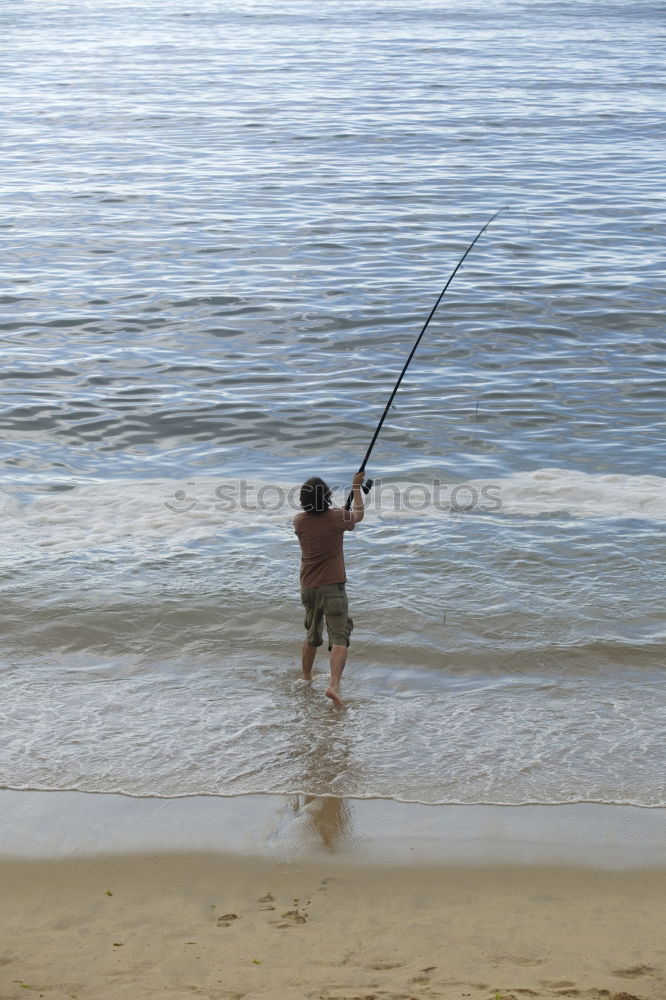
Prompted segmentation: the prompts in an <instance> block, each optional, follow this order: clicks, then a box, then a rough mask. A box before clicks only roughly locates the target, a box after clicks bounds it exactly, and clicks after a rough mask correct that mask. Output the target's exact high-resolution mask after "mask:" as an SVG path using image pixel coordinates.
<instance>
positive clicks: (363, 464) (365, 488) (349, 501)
mask: <svg viewBox="0 0 666 1000" xmlns="http://www.w3.org/2000/svg"><path fill="white" fill-rule="evenodd" d="M507 207H508V206H507V205H504V206H503V207H502V208H500V209H499V210H498V211H497V212H495V214H494V215H491V217H490V218H489V219H488V221H487V222H486V224H485V225H484V226H482V227H481V229H479V231H478V233H477V234H476V236H475V237H474V239H473V240H472V242H471V243H470V244H469V246H468V247H467V249H466V250H465V252H464V254H463V255H462V257H461V258H460V260H459V261H458V263H457V264H456V266H455V267H454V269H453V271H452V272H451V274H450V275H449V279H448V281H447V282H446V284H445V285H444V288H443V289H442V290H441V292H440V293H439V296H438V298H437V301H436V302H435V304H434V306H433V307H432V309H431V310H430V315H429V316H428V318H427V320H426V321H425V323H424V324H423V328H422V329H421V332H420V333H419V335H418V337H417V338H416V341H415V343H414V346H413V347H412V349H411V351H410V352H409V357H408V358H407V360H406V361H405V364H404V366H403V369H402V371H401V372H400V375H399V376H398V380H397V382H396V383H395V385H394V386H393V392H392V393H391V395H390V396H389V399H388V403H387V404H386V406H385V407H384V412H383V413H382V415H381V418H380V421H379V423H378V424H377V427H376V428H375V433H374V434H373V435H372V441H371V442H370V444H369V446H368V450H367V451H366V453H365V455H364V457H363V461H362V462H361V465H360V466H359V470H358V471H359V472H365V467H366V465H367V464H368V459H369V458H370V455H371V454H372V449H373V448H374V446H375V441H376V440H377V438H378V437H379V432H380V430H381V429H382V425H383V423H384V421H385V420H386V415H387V414H388V411H389V410H390V409H391V404H392V402H393V400H394V399H395V394H396V393H397V391H398V389H399V388H400V383H401V382H402V380H403V378H404V375H405V372H406V371H407V369H408V368H409V364H410V362H411V360H412V358H413V357H414V355H415V353H416V348H417V347H418V346H419V344H420V343H421V338H422V337H423V334H424V333H425V332H426V330H427V329H428V325H429V323H430V320H431V319H432V318H433V316H434V315H435V313H436V312H437V307H438V305H439V303H440V302H441V301H442V299H443V298H444V294H445V292H446V290H447V288H448V287H449V285H450V284H451V282H452V281H453V279H454V278H455V276H456V274H457V273H458V271H459V269H460V267H461V266H462V264H463V261H464V260H465V258H466V257H467V255H468V253H469V252H470V251H471V250H472V248H473V247H474V245H475V243H477V242H478V240H480V239H481V237H482V236H483V234H484V233H485V231H486V229H487V228H488V226H489V225H490V223H491V222H494V220H495V219H496V218H497V216H498V215H499V214H500V213H501V212H504V211H505V209H506V208H507ZM357 474H358V473H357ZM362 489H363V492H364V493H369V492H370V490H371V489H372V479H368V481H367V483H365V484H364V486H363V487H362ZM352 499H353V490H352V491H350V493H349V496H348V497H347V502H346V504H345V508H346V509H347V510H349V509H350V508H351V505H352Z"/></svg>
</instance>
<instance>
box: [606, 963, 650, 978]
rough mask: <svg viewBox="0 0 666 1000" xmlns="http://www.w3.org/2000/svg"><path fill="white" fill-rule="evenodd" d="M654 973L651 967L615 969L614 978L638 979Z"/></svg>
mask: <svg viewBox="0 0 666 1000" xmlns="http://www.w3.org/2000/svg"><path fill="white" fill-rule="evenodd" d="M653 972H654V969H653V968H652V966H650V965H632V966H631V967H630V968H629V969H613V970H612V972H611V975H612V976H620V977H621V978H622V979H636V977H637V976H649V975H651V974H652V973H653Z"/></svg>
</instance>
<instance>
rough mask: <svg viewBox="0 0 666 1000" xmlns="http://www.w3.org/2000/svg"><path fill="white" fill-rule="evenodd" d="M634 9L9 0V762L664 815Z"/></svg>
mask: <svg viewBox="0 0 666 1000" xmlns="http://www.w3.org/2000/svg"><path fill="white" fill-rule="evenodd" d="M665 15H666V10H665V8H664V5H663V4H661V3H656V2H652V0H631V2H625V0H609V2H607V3H605V4H604V5H603V6H600V5H598V4H587V3H581V2H578V0H559V2H549V0H543V2H541V0H530V2H529V3H519V2H512V3H509V2H508V0H484V3H479V2H475V0H450V2H449V0H447V2H445V0H417V2H411V0H410V2H408V0H346V2H345V3H341V2H339V0H336V2H332V0H300V2H299V3H298V4H296V3H288V2H287V3H282V2H280V3H278V2H277V0H275V2H274V0H228V2H224V3H221V2H219V0H200V2H198V3H197V4H190V3H185V2H184V0H164V2H162V3H160V4H148V3H143V4H138V5H137V4H130V3H129V2H127V0H76V2H74V0H39V2H37V0H25V2H22V3H20V4H18V3H7V4H5V5H3V7H2V9H1V10H0V29H1V30H2V35H3V38H4V40H5V46H4V47H5V55H4V58H3V65H2V67H1V68H0V86H1V87H2V98H3V118H4V139H3V160H4V168H3V171H2V173H1V174H0V193H1V194H2V197H3V200H4V203H5V205H6V206H8V209H7V210H6V212H5V214H4V216H3V219H2V220H1V221H0V227H2V234H3V240H4V246H5V255H4V263H3V271H4V280H3V290H2V293H1V295H0V334H1V336H2V346H3V358H4V363H3V366H2V371H1V372H0V374H1V376H2V383H3V385H2V389H3V391H2V397H1V406H2V411H1V413H0V420H1V423H2V434H1V441H2V445H1V446H2V453H3V463H2V481H1V483H0V513H1V515H2V516H1V518H0V543H1V545H0V587H1V595H2V596H1V601H0V629H1V635H2V640H1V644H0V654H1V661H0V663H1V666H0V704H1V705H2V726H1V727H0V786H2V787H6V788H32V789H82V790H87V791H99V792H124V793H126V794H129V795H138V796H181V795H191V794H204V795H205V794H209V795H236V794H244V793H250V792H260V791H266V792H281V793H294V792H307V793H309V794H313V795H338V796H342V797H375V796H382V797H387V798H395V799H400V800H406V801H419V802H428V803H439V802H447V803H456V802H464V803H477V802H479V803H480V802H484V803H493V802H496V803H510V804H519V803H525V802H532V803H556V802H579V801H593V802H607V803H615V802H618V803H631V804H636V805H641V806H651V807H663V806H666V787H665V783H664V775H665V774H666V766H665V765H666V760H665V754H664V747H665V745H666V741H665V739H664V735H665V732H666V712H665V709H664V706H665V704H666V699H665V694H666V691H665V687H666V685H665V683H664V661H665V655H664V654H665V653H666V628H665V625H664V621H665V611H666V587H665V574H664V566H665V560H666V541H665V536H664V526H665V524H666V471H665V470H664V462H663V454H664V450H663V443H664V432H665V430H666V421H665V419H664V412H665V406H664V403H665V400H666V351H665V347H666V335H665V333H664V322H663V296H664V287H665V279H666V266H665V264H664V252H663V248H664V246H665V245H666V214H665V198H664V168H663V159H664V142H663V128H664V114H663V106H664V99H665V97H666V83H665V82H664V77H663V70H662V62H663V48H664V42H665V41H666V16H665ZM502 206H506V207H505V208H504V211H503V212H502V213H501V214H500V216H499V217H498V218H497V219H496V220H495V221H494V222H493V223H492V225H491V226H490V227H489V229H488V230H487V231H486V233H484V235H483V237H482V238H481V240H480V241H479V243H478V244H477V245H476V247H475V248H474V250H473V251H472V253H471V254H470V256H469V257H468V259H467V260H466V262H465V264H464V265H463V267H462V269H461V271H460V272H459V273H458V275H457V276H456V278H455V280H454V282H453V283H452V285H451V287H450V289H449V291H448V292H447V294H446V297H445V298H444V300H443V302H442V304H441V306H440V309H439V311H438V313H437V314H436V317H435V319H433V322H432V323H431V325H430V327H429V329H428V331H427V334H426V336H425V338H424V340H423V342H422V344H421V345H420V347H419V350H418V352H417V354H416V356H415V358H414V361H413V362H412V365H411V367H410V369H409V372H408V374H407V376H406V377H405V380H404V382H403V384H402V386H401V388H400V391H399V393H398V395H397V397H396V400H395V406H394V408H393V409H392V410H391V411H390V414H389V417H388V419H387V422H386V424H385V426H384V428H383V430H382V433H381V435H380V437H379V440H378V442H377V445H376V447H375V451H374V453H373V456H372V459H371V462H370V464H369V467H368V471H369V473H370V474H371V475H372V476H373V477H374V478H375V479H376V481H377V482H376V486H375V489H374V490H373V492H372V493H370V494H369V497H368V514H367V517H366V519H365V520H364V521H363V523H362V524H361V525H359V526H358V527H357V529H356V531H355V532H354V533H353V534H352V535H351V536H350V537H348V538H347V540H346V543H345V545H346V559H347V570H348V576H349V583H348V592H349V595H350V606H351V611H352V615H353V618H354V622H355V628H354V633H353V642H352V647H351V650H350V657H349V661H348V666H347V669H346V671H345V675H344V679H343V694H344V697H345V699H346V700H347V702H348V711H347V712H346V713H340V712H338V711H336V710H335V709H334V708H333V707H332V706H331V705H330V704H329V703H328V701H327V700H326V699H325V698H324V697H323V688H324V686H325V678H326V664H325V657H324V654H323V653H320V656H319V660H320V661H321V662H319V660H318V663H317V666H316V670H317V671H318V673H317V676H316V678H315V681H314V683H313V686H312V688H310V687H308V686H307V685H304V684H303V682H302V681H300V680H299V664H298V661H299V651H300V644H301V640H302V635H303V632H302V609H301V606H300V601H299V594H298V564H299V550H298V543H297V541H296V539H295V536H294V535H293V531H292V528H291V518H292V517H293V514H294V512H295V509H294V507H295V504H294V501H295V496H296V492H297V489H296V488H297V487H298V485H299V484H300V482H302V480H303V479H304V478H306V477H307V476H310V475H313V474H319V475H323V476H324V477H326V478H327V479H328V480H329V481H330V482H331V484H332V485H334V486H335V487H336V496H337V497H338V498H339V499H340V500H342V499H343V498H344V496H345V490H346V487H347V485H348V483H349V481H350V478H351V476H352V474H353V472H354V471H355V470H356V468H357V467H358V465H359V464H360V461H361V458H362V456H363V454H364V452H365V449H366V448H367V446H368V443H369V440H370V438H371V436H372V432H373V430H374V427H375V425H376V422H377V420H378V419H379V417H380V415H381V412H382V409H383V406H384V404H385V401H386V399H387V398H388V394H389V392H390V390H391V388H392V385H393V383H394V381H395V379H396V377H397V375H398V373H399V371H400V369H401V367H402V364H403V362H404V360H405V358H406V356H407V354H408V352H409V350H410V348H411V346H412V343H413V341H414V339H415V337H416V335H417V333H418V331H419V330H420V328H421V326H422V324H423V322H424V320H425V318H426V316H427V315H428V312H429V310H430V308H431V307H432V305H433V303H434V301H435V299H436V298H437V296H438V294H439V292H440V291H441V289H442V287H443V285H444V283H445V281H446V279H447V278H448V276H449V274H450V273H451V271H452V269H453V267H454V266H455V264H456V263H457V261H458V259H459V258H460V256H461V255H462V253H463V252H464V250H465V248H466V247H467V245H468V244H469V242H470V241H471V240H472V239H473V237H474V236H475V235H476V233H477V232H478V230H479V229H480V228H481V226H482V225H483V224H484V223H485V222H486V221H487V220H488V218H489V217H490V216H491V215H492V214H493V212H495V211H497V209H499V208H501V207H502Z"/></svg>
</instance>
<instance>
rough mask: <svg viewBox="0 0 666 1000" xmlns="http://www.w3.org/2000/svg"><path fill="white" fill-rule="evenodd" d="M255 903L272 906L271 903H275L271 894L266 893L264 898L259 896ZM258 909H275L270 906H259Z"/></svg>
mask: <svg viewBox="0 0 666 1000" xmlns="http://www.w3.org/2000/svg"><path fill="white" fill-rule="evenodd" d="M257 902H258V903H270V904H272V903H274V902H275V896H274V895H273V893H272V892H267V893H266V895H265V896H261V897H260V898H259V899H258V900H257ZM260 909H261V910H274V909H275V907H274V906H272V905H271V906H261V907H260Z"/></svg>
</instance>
